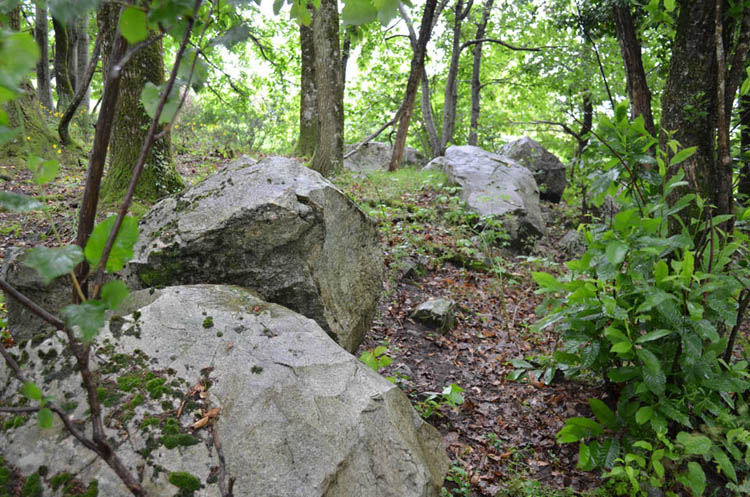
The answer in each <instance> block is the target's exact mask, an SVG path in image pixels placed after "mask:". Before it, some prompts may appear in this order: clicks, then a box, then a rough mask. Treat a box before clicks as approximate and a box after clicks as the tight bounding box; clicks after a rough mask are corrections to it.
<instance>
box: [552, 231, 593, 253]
mask: <svg viewBox="0 0 750 497" xmlns="http://www.w3.org/2000/svg"><path fill="white" fill-rule="evenodd" d="M557 245H558V247H559V248H560V249H561V250H562V251H563V252H564V253H565V254H566V255H567V256H569V257H579V256H581V255H583V253H584V252H585V251H586V245H585V244H584V243H583V238H582V237H581V234H580V233H579V232H578V231H576V230H570V231H568V232H567V233H565V235H563V237H562V238H561V239H560V241H559V242H558V243H557Z"/></svg>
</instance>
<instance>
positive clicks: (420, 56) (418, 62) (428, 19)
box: [388, 0, 437, 171]
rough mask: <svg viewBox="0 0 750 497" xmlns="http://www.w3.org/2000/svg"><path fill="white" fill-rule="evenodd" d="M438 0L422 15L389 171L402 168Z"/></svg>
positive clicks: (429, 0) (432, 0) (431, 2)
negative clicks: (407, 135) (407, 136)
mask: <svg viewBox="0 0 750 497" xmlns="http://www.w3.org/2000/svg"><path fill="white" fill-rule="evenodd" d="M436 5H437V0H427V2H426V4H425V7H424V13H423V14H422V23H421V24H420V26H419V38H418V39H417V49H416V50H415V51H414V55H413V56H412V59H411V70H410V71H409V79H408V81H407V82H406V92H405V94H404V101H403V103H402V104H401V108H400V109H399V112H398V114H399V123H398V131H397V132H396V139H395V141H394V144H393V154H392V155H391V162H390V163H389V164H388V170H389V171H395V170H396V169H398V168H399V167H400V166H401V162H402V160H403V157H404V147H405V146H406V134H407V133H408V131H409V123H410V122H411V116H412V113H413V112H414V100H415V99H416V97H417V87H418V86H419V80H420V79H421V76H422V72H423V71H424V56H425V51H426V49H427V42H428V41H429V40H430V36H431V35H432V26H433V23H432V19H433V17H434V14H435V7H436Z"/></svg>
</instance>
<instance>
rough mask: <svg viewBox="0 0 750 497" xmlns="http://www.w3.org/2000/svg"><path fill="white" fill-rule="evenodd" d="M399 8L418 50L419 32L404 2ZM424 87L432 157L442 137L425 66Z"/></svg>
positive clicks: (423, 103)
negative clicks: (415, 28)
mask: <svg viewBox="0 0 750 497" xmlns="http://www.w3.org/2000/svg"><path fill="white" fill-rule="evenodd" d="M398 10H399V12H400V13H401V18H402V19H403V20H404V22H405V23H406V27H407V29H408V30H409V41H410V42H411V49H412V51H414V52H416V51H417V33H416V31H414V24H413V23H412V22H411V17H409V13H408V12H407V11H406V8H405V7H404V5H403V4H401V5H399V6H398ZM420 85H421V87H422V98H421V110H422V121H423V123H424V129H425V132H426V133H427V142H428V146H429V148H430V157H431V158H433V159H434V158H435V157H437V156H439V155H440V137H439V136H438V134H437V128H436V127H435V116H434V114H433V112H432V103H431V101H432V92H431V91H430V81H429V80H428V79H427V71H426V70H425V68H424V66H423V67H422V79H421V80H420Z"/></svg>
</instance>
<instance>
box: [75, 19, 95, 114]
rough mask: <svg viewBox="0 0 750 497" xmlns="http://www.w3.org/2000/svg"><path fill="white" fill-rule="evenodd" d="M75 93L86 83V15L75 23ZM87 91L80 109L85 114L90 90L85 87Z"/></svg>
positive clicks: (87, 61)
mask: <svg viewBox="0 0 750 497" xmlns="http://www.w3.org/2000/svg"><path fill="white" fill-rule="evenodd" d="M76 39H77V41H76V91H78V89H79V88H80V87H81V85H82V84H85V81H86V69H87V68H88V65H89V17H88V15H83V16H81V18H80V19H78V22H77V23H76ZM86 86H87V88H88V89H87V90H86V93H85V94H84V96H83V101H82V102H81V107H83V109H84V111H85V113H86V114H88V113H89V105H90V104H91V89H90V85H88V84H87V85H86Z"/></svg>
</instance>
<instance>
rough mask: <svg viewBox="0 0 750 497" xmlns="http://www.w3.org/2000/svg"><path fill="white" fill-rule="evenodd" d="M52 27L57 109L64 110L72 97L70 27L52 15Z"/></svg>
mask: <svg viewBox="0 0 750 497" xmlns="http://www.w3.org/2000/svg"><path fill="white" fill-rule="evenodd" d="M52 27H53V28H54V30H55V63H54V69H55V87H56V89H57V110H58V111H61V112H62V111H64V110H65V109H66V108H67V107H68V104H69V103H70V101H71V100H72V99H73V93H74V88H73V78H72V75H71V74H70V67H71V58H72V56H73V55H72V51H71V43H70V27H69V26H66V25H64V24H63V23H61V22H60V21H58V20H57V19H55V18H54V17H53V18H52Z"/></svg>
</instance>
